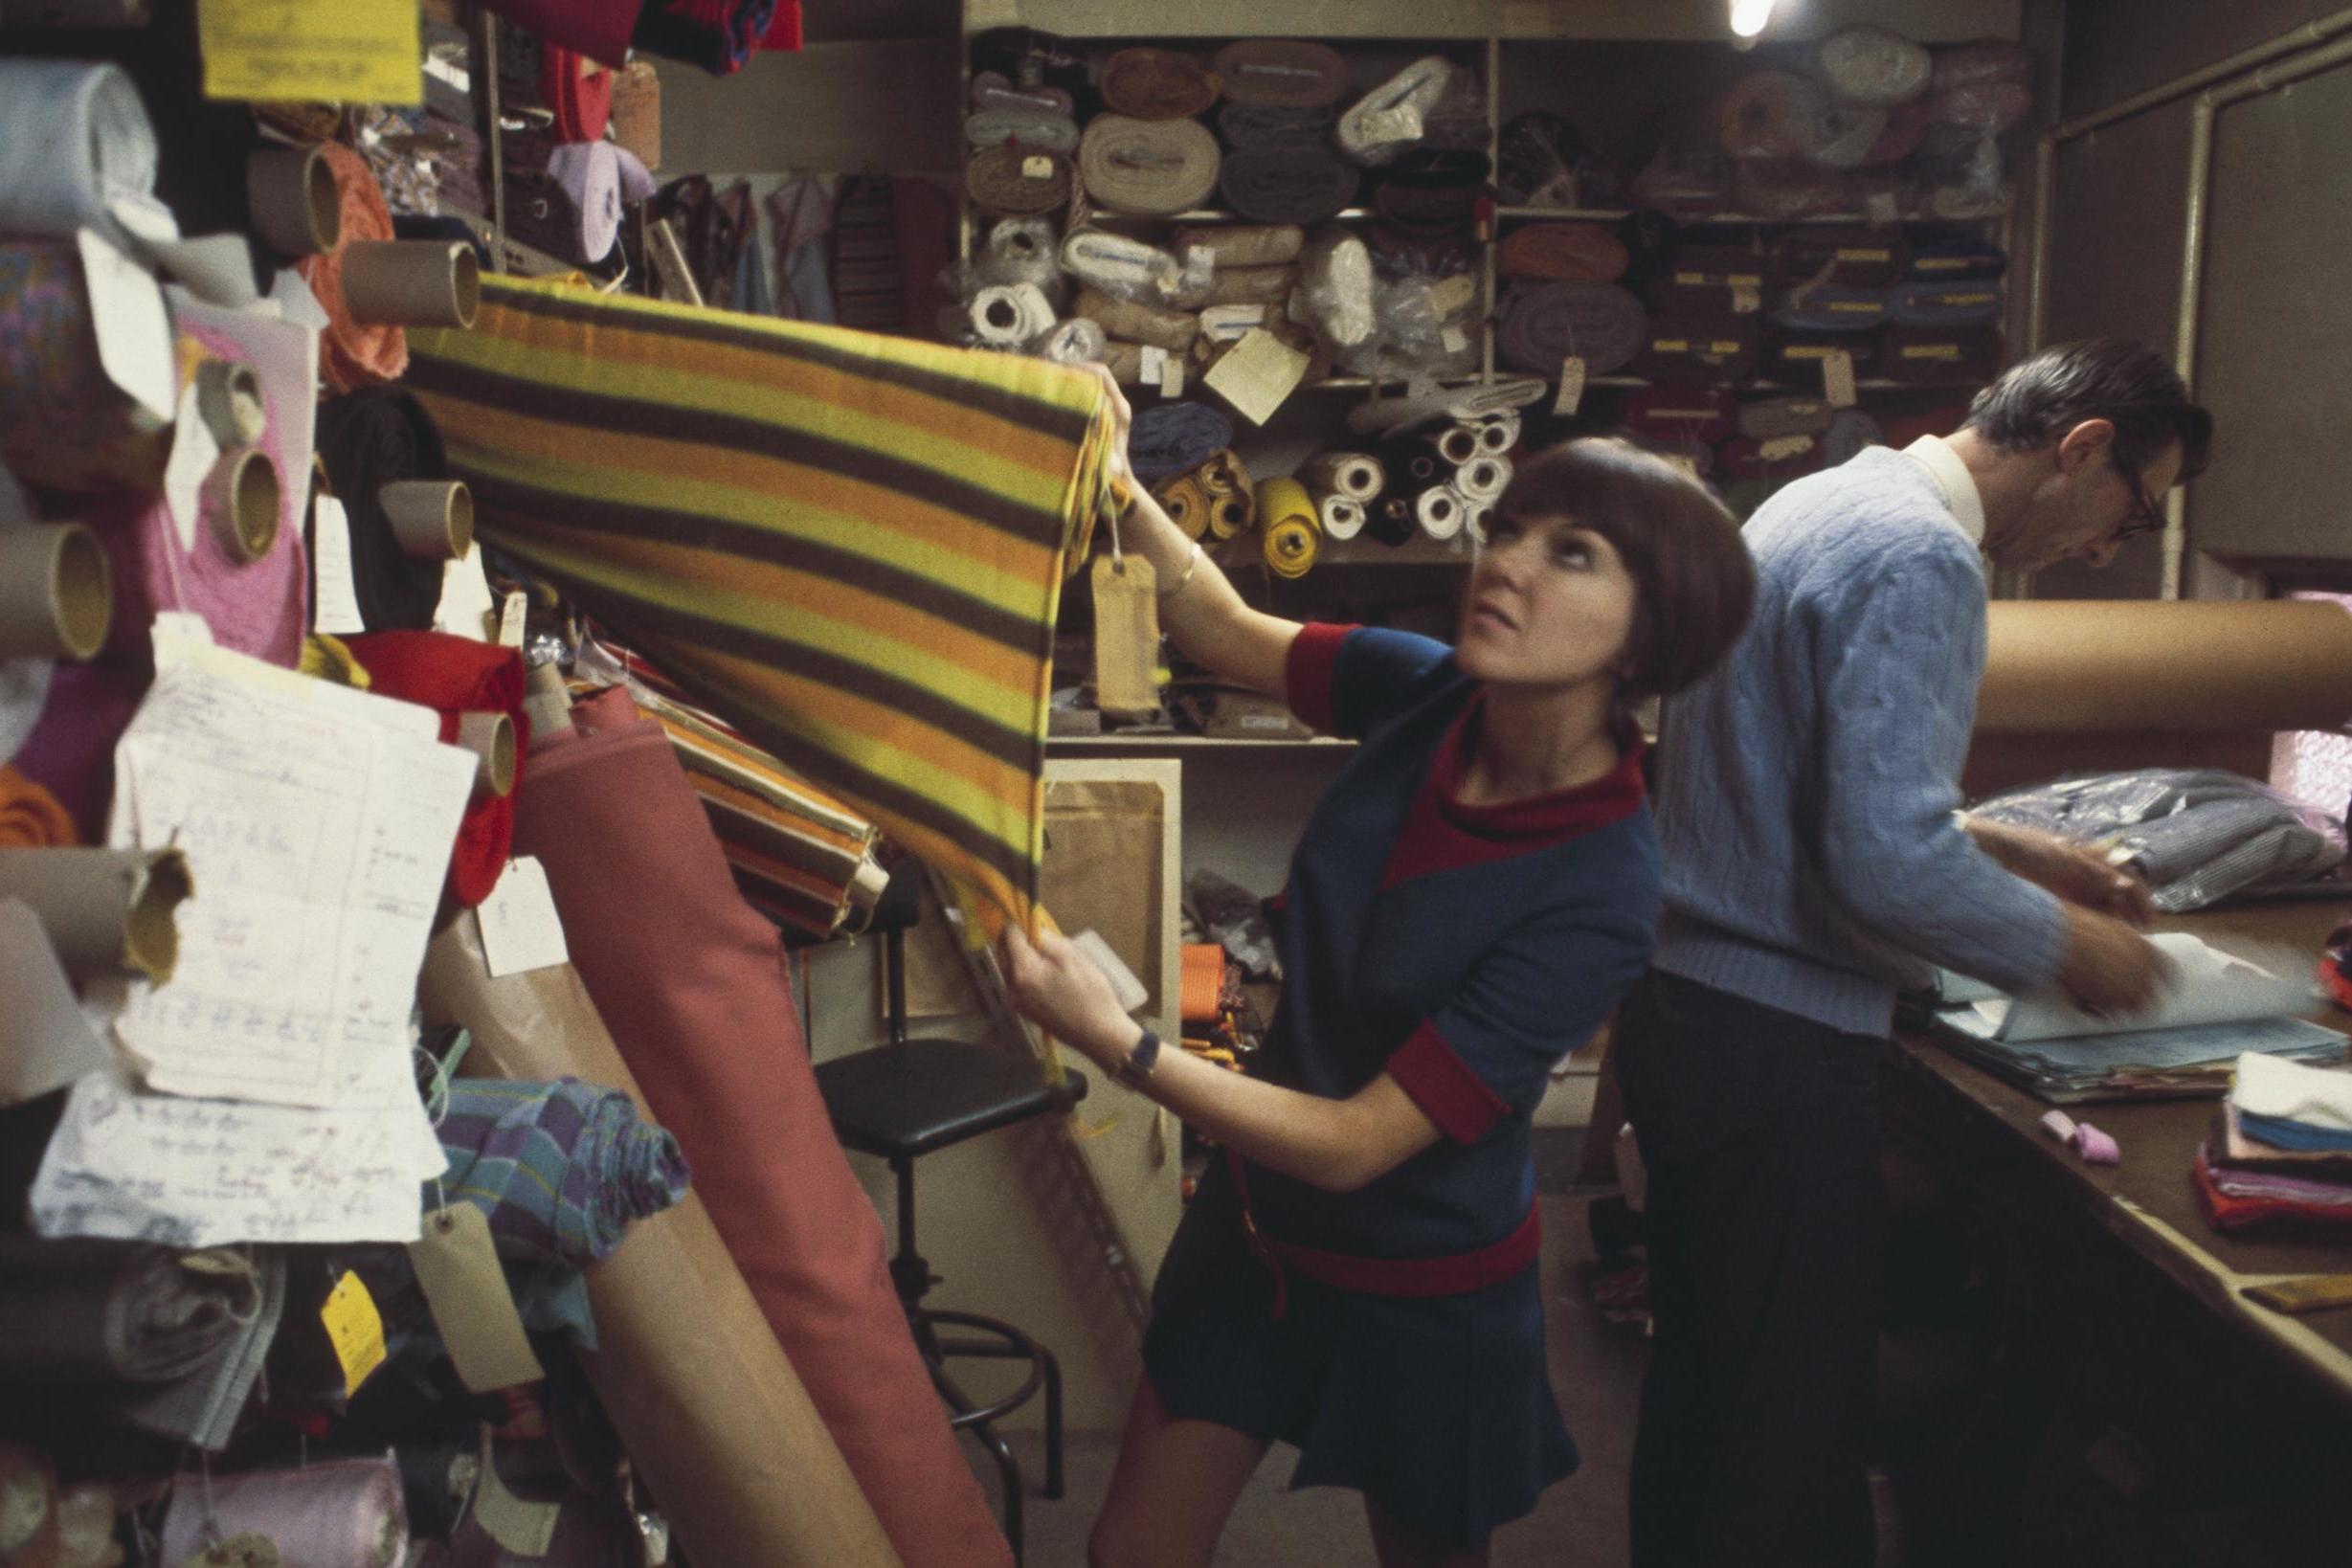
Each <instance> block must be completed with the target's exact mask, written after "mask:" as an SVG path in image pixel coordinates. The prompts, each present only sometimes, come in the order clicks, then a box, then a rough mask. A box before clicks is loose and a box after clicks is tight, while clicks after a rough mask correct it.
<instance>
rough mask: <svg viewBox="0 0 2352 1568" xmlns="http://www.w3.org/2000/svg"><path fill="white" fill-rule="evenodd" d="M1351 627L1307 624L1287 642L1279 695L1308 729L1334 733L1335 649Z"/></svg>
mask: <svg viewBox="0 0 2352 1568" xmlns="http://www.w3.org/2000/svg"><path fill="white" fill-rule="evenodd" d="M1353 631H1355V627H1353V626H1344V625H1338V624H1335V623H1333V622H1330V621H1321V620H1310V621H1309V622H1308V623H1307V624H1306V625H1304V626H1302V627H1300V628H1299V629H1298V636H1296V637H1294V638H1291V639H1290V654H1289V657H1288V660H1286V661H1285V662H1284V664H1283V691H1284V694H1285V695H1286V696H1288V699H1289V702H1290V711H1291V712H1293V713H1295V714H1297V715H1298V718H1299V722H1300V723H1301V724H1303V725H1305V726H1307V728H1310V729H1313V730H1317V731H1320V732H1321V733H1323V734H1326V735H1329V734H1333V733H1336V731H1337V724H1336V722H1335V721H1334V720H1333V717H1332V680H1333V676H1334V675H1335V674H1336V672H1337V670H1338V667H1339V645H1340V644H1341V643H1342V642H1345V641H1346V640H1347V639H1348V634H1349V633H1350V632H1353Z"/></svg>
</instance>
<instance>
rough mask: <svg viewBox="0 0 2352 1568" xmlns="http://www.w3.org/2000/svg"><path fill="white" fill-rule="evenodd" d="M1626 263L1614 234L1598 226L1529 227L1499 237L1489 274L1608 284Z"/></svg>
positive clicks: (1620, 242) (1620, 241) (1622, 244)
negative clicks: (1499, 241)
mask: <svg viewBox="0 0 2352 1568" xmlns="http://www.w3.org/2000/svg"><path fill="white" fill-rule="evenodd" d="M1630 259H1631V258H1630V256H1629V255H1628V253H1627V252H1626V250H1625V242H1624V240H1623V239H1621V238H1619V237H1618V235H1617V231H1615V230H1614V229H1611V228H1609V227H1607V226H1606V225H1605V224H1600V223H1529V224H1523V225H1521V226H1520V227H1518V228H1516V229H1513V230H1512V231H1511V233H1510V234H1509V235H1505V236H1504V238H1503V242H1502V244H1501V246H1500V247H1499V248H1498V249H1497V250H1496V251H1495V253H1494V270H1495V271H1496V272H1497V273H1499V274H1500V275H1501V276H1503V277H1505V278H1532V279H1535V280H1539V281H1547V282H1549V281H1557V282H1569V283H1613V282H1615V281H1617V280H1619V279H1620V278H1623V277H1624V275H1625V267H1626V264H1627V262H1628V261H1629V260H1630Z"/></svg>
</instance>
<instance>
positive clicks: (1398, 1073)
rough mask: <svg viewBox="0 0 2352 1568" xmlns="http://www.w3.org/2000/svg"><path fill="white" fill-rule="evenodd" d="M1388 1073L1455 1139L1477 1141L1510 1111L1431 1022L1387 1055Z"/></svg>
mask: <svg viewBox="0 0 2352 1568" xmlns="http://www.w3.org/2000/svg"><path fill="white" fill-rule="evenodd" d="M1388 1075H1389V1076H1390V1077H1391V1078H1394V1079H1395V1080H1396V1081H1397V1082H1398V1083H1399V1084H1400V1085H1401V1086H1403V1088H1404V1092H1405V1093H1406V1095H1408V1096H1409V1097H1410V1098H1411V1099H1412V1101H1413V1103H1414V1104H1415V1105H1417V1106H1419V1107H1421V1109H1422V1110H1423V1111H1425V1112H1427V1113H1428V1117H1429V1119H1430V1120H1431V1121H1433V1122H1435V1123H1436V1124H1437V1129H1438V1131H1441V1132H1443V1133H1445V1135H1446V1136H1447V1137H1449V1138H1451V1139H1453V1141H1454V1142H1456V1143H1476V1142H1477V1141H1478V1140H1479V1139H1480V1138H1483V1137H1485V1136H1486V1135H1487V1130H1488V1129H1490V1128H1491V1127H1492V1126H1493V1125H1494V1124H1495V1123H1496V1122H1499V1121H1501V1120H1502V1119H1503V1118H1504V1117H1505V1116H1507V1115H1509V1114H1511V1107H1510V1106H1509V1105H1508V1104H1506V1103H1505V1101H1504V1099H1503V1097H1502V1096H1501V1095H1499V1094H1497V1093H1495V1092H1494V1090H1492V1089H1491V1088H1489V1087H1488V1086H1487V1082H1486V1080H1485V1079H1483V1078H1481V1077H1479V1076H1478V1074H1476V1073H1474V1072H1472V1071H1471V1070H1470V1065H1469V1064H1468V1063H1467V1062H1465V1061H1463V1060H1462V1058H1461V1057H1459V1056H1457V1055H1456V1054H1455V1053H1454V1048H1453V1047H1452V1046H1451V1045H1448V1044H1447V1043H1446V1042H1445V1036H1444V1035H1441V1034H1439V1033H1438V1032H1437V1026H1436V1025H1435V1024H1431V1023H1423V1024H1422V1026H1421V1027H1420V1028H1418V1029H1416V1030H1414V1031H1413V1034H1412V1038H1411V1039H1409V1040H1407V1041H1406V1042H1404V1043H1403V1044H1402V1045H1400V1046H1398V1047H1397V1050H1396V1054H1394V1055H1393V1056H1391V1057H1390V1058H1389V1059H1388Z"/></svg>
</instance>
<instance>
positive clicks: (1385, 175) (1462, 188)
mask: <svg viewBox="0 0 2352 1568" xmlns="http://www.w3.org/2000/svg"><path fill="white" fill-rule="evenodd" d="M1493 172H1494V163H1493V160H1492V159H1491V158H1490V157H1489V156H1488V155H1487V154H1486V153H1485V152H1483V151H1477V150H1468V149H1463V148H1453V147H1434V146H1424V147H1413V148H1409V149H1407V150H1406V151H1404V152H1401V153H1400V154H1398V155H1397V156H1396V157H1395V158H1393V159H1391V160H1390V161H1389V162H1388V163H1387V164H1385V165H1383V166H1382V167H1381V169H1380V171H1379V177H1378V184H1377V185H1376V186H1375V188H1374V190H1373V197H1372V204H1373V207H1374V208H1375V209H1376V210H1377V211H1378V213H1380V215H1381V216H1382V217H1385V218H1387V219H1389V220H1390V221H1391V222H1393V223H1398V224H1401V225H1403V226H1405V227H1407V228H1418V229H1424V230H1425V229H1449V228H1455V227H1467V225H1468V224H1469V223H1470V222H1471V221H1472V220H1473V219H1475V218H1476V217H1477V215H1478V212H1479V208H1480V205H1481V204H1482V203H1485V202H1490V201H1491V200H1492V196H1493V192H1492V190H1490V187H1489V186H1488V183H1487V181H1488V177H1489V176H1490V175H1491V174H1492V173H1493Z"/></svg>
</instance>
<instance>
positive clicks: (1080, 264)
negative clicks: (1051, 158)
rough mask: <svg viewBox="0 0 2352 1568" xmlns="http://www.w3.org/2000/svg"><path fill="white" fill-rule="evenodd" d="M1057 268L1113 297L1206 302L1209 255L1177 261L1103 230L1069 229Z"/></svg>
mask: <svg viewBox="0 0 2352 1568" xmlns="http://www.w3.org/2000/svg"><path fill="white" fill-rule="evenodd" d="M1059 261H1060V265H1061V270H1062V271H1064V272H1065V273H1068V274H1069V275H1070V276H1071V277H1073V278H1075V279H1077V280H1079V281H1080V282H1081V283H1083V284H1085V285H1086V286H1087V287H1090V288H1093V289H1096V290H1099V291H1100V292H1102V293H1104V294H1108V295H1110V296H1112V297H1113V298H1114V299H1122V300H1134V301H1140V302H1143V303H1146V304H1153V305H1161V306H1168V307H1172V308H1176V309H1191V308H1194V307H1196V306H1198V305H1200V304H1203V303H1206V302H1207V301H1208V297H1209V288H1210V284H1211V283H1212V281H1213V280H1214V278H1215V269H1216V263H1215V260H1214V258H1211V257H1208V256H1205V255H1202V256H1188V257H1187V258H1184V259H1181V260H1179V259H1178V258H1176V256H1175V255H1173V254H1171V253H1170V252H1168V251H1165V250H1162V249H1161V248H1160V247H1159V246H1157V245H1152V244H1147V243H1146V242H1144V241H1143V240H1140V239H1135V238H1132V237H1131V236H1129V235H1119V234H1112V233H1110V232H1109V230H1105V229H1085V228H1081V229H1073V230H1071V231H1070V232H1069V234H1068V235H1065V236H1064V239H1063V241H1062V246H1061V250H1060V253H1059Z"/></svg>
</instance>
